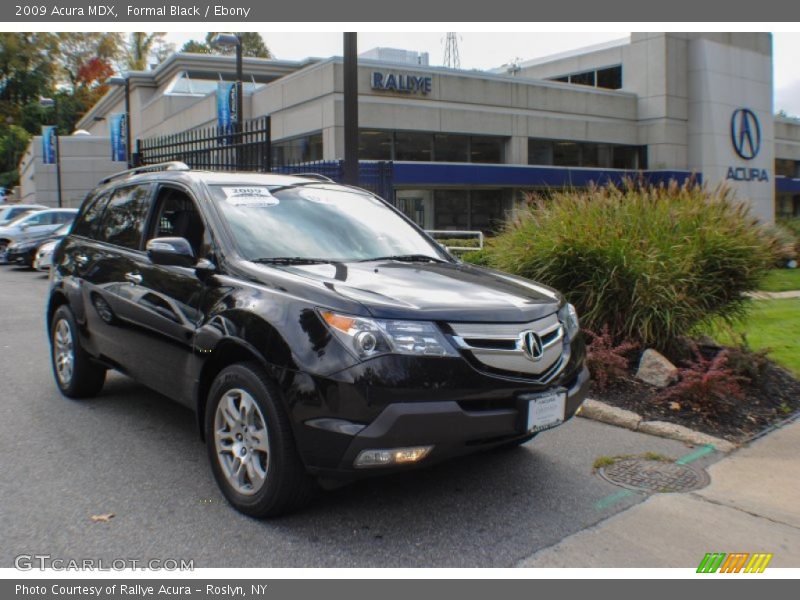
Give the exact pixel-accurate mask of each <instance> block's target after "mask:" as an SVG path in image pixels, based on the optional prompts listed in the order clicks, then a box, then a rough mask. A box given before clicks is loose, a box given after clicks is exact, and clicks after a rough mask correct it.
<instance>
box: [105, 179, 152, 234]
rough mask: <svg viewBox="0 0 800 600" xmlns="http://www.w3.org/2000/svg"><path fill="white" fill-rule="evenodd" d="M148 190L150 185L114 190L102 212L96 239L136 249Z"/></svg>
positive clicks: (142, 227)
mask: <svg viewBox="0 0 800 600" xmlns="http://www.w3.org/2000/svg"><path fill="white" fill-rule="evenodd" d="M150 190H151V186H150V185H135V186H131V187H124V188H120V189H118V190H116V191H115V192H114V193H113V194H112V195H111V200H110V201H109V202H108V206H107V207H106V210H105V212H104V213H103V218H102V221H101V222H100V229H99V230H98V231H97V236H96V237H97V239H98V240H100V241H102V242H108V243H109V244H114V245H116V246H122V247H124V248H132V249H138V248H139V246H140V245H141V242H142V232H143V231H144V226H145V221H146V219H147V211H148V209H149V208H150V196H151V194H150Z"/></svg>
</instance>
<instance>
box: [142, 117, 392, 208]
mask: <svg viewBox="0 0 800 600" xmlns="http://www.w3.org/2000/svg"><path fill="white" fill-rule="evenodd" d="M134 158H135V162H136V164H137V165H151V164H156V163H161V162H166V161H172V160H177V161H181V162H184V163H186V164H187V165H189V166H190V167H192V168H193V169H203V170H208V171H255V172H260V173H268V172H273V173H284V174H302V173H314V174H317V175H323V176H325V177H328V178H329V179H332V180H333V181H336V182H339V183H341V182H342V181H343V180H344V161H342V160H317V161H297V162H283V163H278V162H277V161H275V157H274V156H272V144H271V124H270V118H269V117H261V118H257V119H251V120H249V121H245V122H244V123H243V124H242V130H241V131H223V130H221V129H220V128H219V127H208V128H205V129H193V130H189V131H183V132H180V133H176V134H173V135H165V136H159V137H152V138H146V139H137V140H136V154H135V156H134ZM358 171H359V186H360V187H363V188H366V189H368V190H370V191H372V192H374V193H376V194H378V195H379V196H381V197H382V198H385V199H386V200H389V201H392V202H393V201H394V186H393V179H394V167H393V165H392V163H391V162H390V161H361V162H360V163H359V169H358Z"/></svg>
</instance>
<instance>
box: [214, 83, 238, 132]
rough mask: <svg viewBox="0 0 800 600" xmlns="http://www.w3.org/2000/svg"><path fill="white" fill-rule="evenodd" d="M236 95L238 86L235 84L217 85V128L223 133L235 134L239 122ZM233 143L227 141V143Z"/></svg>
mask: <svg viewBox="0 0 800 600" xmlns="http://www.w3.org/2000/svg"><path fill="white" fill-rule="evenodd" d="M236 93H237V88H236V84H235V83H233V82H230V81H220V82H219V83H218V84H217V126H218V127H219V129H220V132H221V133H233V131H234V129H235V125H236V124H237V123H238V122H239V115H238V114H237V110H236V107H237V102H236ZM231 141H232V140H227V139H226V143H231Z"/></svg>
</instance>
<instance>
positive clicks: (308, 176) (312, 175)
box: [283, 173, 336, 183]
mask: <svg viewBox="0 0 800 600" xmlns="http://www.w3.org/2000/svg"><path fill="white" fill-rule="evenodd" d="M283 175H289V176H291V177H305V178H306V179H318V180H319V181H327V182H329V183H336V182H335V181H334V180H333V179H331V178H330V177H326V176H325V175H322V174H320V173H283Z"/></svg>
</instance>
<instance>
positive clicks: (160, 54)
mask: <svg viewBox="0 0 800 600" xmlns="http://www.w3.org/2000/svg"><path fill="white" fill-rule="evenodd" d="M166 35H167V34H166V33H165V32H163V31H157V32H153V33H145V32H143V31H134V32H133V33H131V35H130V37H129V38H128V43H127V47H126V50H125V63H124V67H125V68H124V69H123V70H127V71H145V70H147V67H148V65H149V62H150V60H155V61H156V63H161V62H163V61H164V59H166V57H167V56H169V55H170V54H171V53H172V52H173V51H174V48H175V46H174V45H173V44H171V43H169V42H167V41H166V39H165V37H166Z"/></svg>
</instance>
